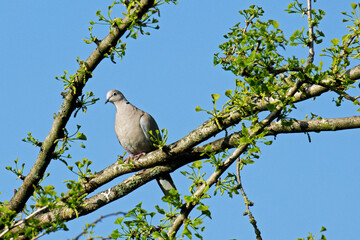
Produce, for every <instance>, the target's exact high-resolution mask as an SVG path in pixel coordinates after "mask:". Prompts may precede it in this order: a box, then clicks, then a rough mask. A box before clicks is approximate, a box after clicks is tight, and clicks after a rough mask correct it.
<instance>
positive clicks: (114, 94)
mask: <svg viewBox="0 0 360 240" xmlns="http://www.w3.org/2000/svg"><path fill="white" fill-rule="evenodd" d="M122 100H125V97H124V95H123V94H122V93H121V92H120V91H119V90H110V91H108V92H107V94H106V101H105V104H106V103H108V102H111V103H115V102H118V101H122Z"/></svg>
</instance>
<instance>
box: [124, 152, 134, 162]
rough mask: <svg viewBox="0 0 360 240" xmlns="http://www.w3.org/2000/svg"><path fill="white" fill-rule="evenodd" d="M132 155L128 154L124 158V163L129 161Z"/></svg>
mask: <svg viewBox="0 0 360 240" xmlns="http://www.w3.org/2000/svg"><path fill="white" fill-rule="evenodd" d="M133 157H134V155H133V154H130V155H129V156H128V157H127V158H125V159H124V163H129V160H130V158H133Z"/></svg>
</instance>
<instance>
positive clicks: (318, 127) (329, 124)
mask: <svg viewBox="0 0 360 240" xmlns="http://www.w3.org/2000/svg"><path fill="white" fill-rule="evenodd" d="M284 123H285V125H286V126H283V124H281V122H272V123H271V124H270V125H269V126H267V127H266V128H265V131H267V132H268V133H267V136H271V135H278V134H283V133H300V132H301V133H302V132H320V131H337V130H345V129H352V128H360V116H354V117H347V118H336V119H321V120H318V119H314V120H300V121H298V120H293V121H285V122H284ZM240 137H241V136H240V134H239V133H234V134H231V135H229V136H228V137H225V138H221V139H218V140H216V141H213V142H211V143H208V144H205V145H203V146H199V147H195V148H193V149H191V151H188V152H185V153H183V154H181V155H179V156H178V157H177V158H174V159H172V160H169V162H168V165H166V166H156V167H152V168H149V169H146V170H143V171H140V172H138V173H136V174H134V175H133V176H131V177H129V178H128V179H126V180H124V181H123V182H122V183H120V184H118V185H116V186H114V187H112V188H110V189H108V190H106V191H103V192H101V193H98V194H96V195H95V196H93V197H91V198H89V199H86V201H85V202H86V203H87V204H86V205H85V206H83V207H82V208H81V209H80V210H79V216H83V215H86V214H88V213H91V212H93V211H95V210H97V209H99V208H100V207H102V206H104V205H106V204H108V203H110V202H113V201H116V200H117V199H119V198H122V197H124V196H126V195H127V194H129V193H130V192H132V191H134V190H136V189H137V188H140V187H141V186H143V185H144V184H146V183H147V182H149V181H152V180H153V179H156V178H157V177H158V176H160V175H161V174H164V173H167V172H173V171H175V170H176V169H178V168H180V167H182V166H184V165H186V164H188V163H190V162H193V161H196V160H199V159H204V158H207V156H206V155H203V153H206V151H205V148H206V147H207V146H208V145H211V146H212V151H214V152H220V151H222V150H223V149H226V148H228V149H230V148H234V147H236V146H237V141H238V139H239V138H240ZM115 166H116V167H115ZM109 168H113V169H114V170H115V169H116V170H118V171H121V170H125V169H127V172H131V171H139V170H140V169H139V168H137V167H135V168H134V169H133V168H131V167H122V166H121V165H119V164H117V163H115V164H113V165H112V166H110V167H109ZM130 169H132V170H130ZM103 174H105V176H102V175H103ZM109 174H110V172H109V171H106V172H102V174H99V175H98V176H97V178H100V179H102V178H103V177H108V175H109ZM114 174H115V175H118V173H117V172H112V173H111V175H112V176H113V175H114ZM90 183H91V181H90ZM90 183H89V184H90ZM98 187H99V186H98ZM58 212H61V213H65V214H64V215H63V220H66V221H69V220H71V219H74V218H76V216H75V214H74V213H73V212H72V211H71V210H69V209H67V210H66V208H62V209H60V210H56V211H54V210H53V211H50V212H46V213H42V214H39V215H38V216H37V217H36V219H39V220H40V221H41V223H48V222H52V221H54V220H55V217H56V216H57V215H59V214H58ZM60 215H62V214H60ZM39 226H40V225H39ZM22 227H23V226H22ZM20 228H21V227H20Z"/></svg>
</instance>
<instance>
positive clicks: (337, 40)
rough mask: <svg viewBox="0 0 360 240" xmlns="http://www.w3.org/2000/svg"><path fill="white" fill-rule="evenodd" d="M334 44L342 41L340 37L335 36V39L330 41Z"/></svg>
mask: <svg viewBox="0 0 360 240" xmlns="http://www.w3.org/2000/svg"><path fill="white" fill-rule="evenodd" d="M330 42H331V43H332V44H333V45H334V46H336V45H338V43H339V42H340V40H339V39H337V38H334V39H333V40H331V41H330Z"/></svg>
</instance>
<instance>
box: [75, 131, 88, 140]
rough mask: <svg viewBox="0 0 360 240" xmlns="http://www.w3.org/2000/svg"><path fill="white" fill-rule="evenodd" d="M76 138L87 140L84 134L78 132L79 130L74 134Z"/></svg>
mask: <svg viewBox="0 0 360 240" xmlns="http://www.w3.org/2000/svg"><path fill="white" fill-rule="evenodd" d="M76 138H78V139H80V140H87V138H86V136H85V134H83V133H79V132H78V133H77V134H76Z"/></svg>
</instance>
